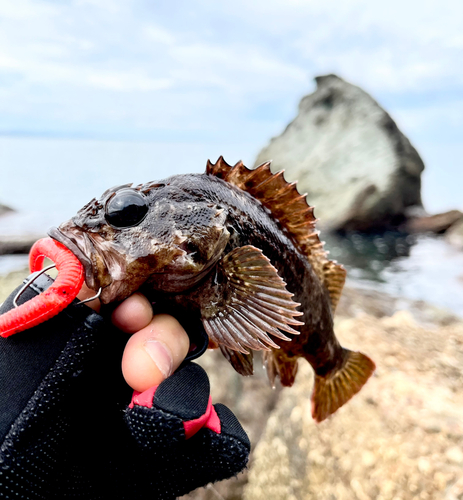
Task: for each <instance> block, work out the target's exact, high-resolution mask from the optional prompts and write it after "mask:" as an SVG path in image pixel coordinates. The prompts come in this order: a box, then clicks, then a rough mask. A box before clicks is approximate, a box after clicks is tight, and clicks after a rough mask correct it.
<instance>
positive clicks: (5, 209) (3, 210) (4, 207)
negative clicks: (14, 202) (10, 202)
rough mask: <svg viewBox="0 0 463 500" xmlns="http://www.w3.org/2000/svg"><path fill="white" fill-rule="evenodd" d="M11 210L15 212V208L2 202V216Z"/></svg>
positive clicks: (0, 212)
mask: <svg viewBox="0 0 463 500" xmlns="http://www.w3.org/2000/svg"><path fill="white" fill-rule="evenodd" d="M10 212H14V210H13V209H12V208H10V207H8V206H7V205H2V204H1V203H0V216H2V215H4V214H8V213H10Z"/></svg>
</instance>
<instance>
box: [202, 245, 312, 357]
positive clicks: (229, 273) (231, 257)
mask: <svg viewBox="0 0 463 500" xmlns="http://www.w3.org/2000/svg"><path fill="white" fill-rule="evenodd" d="M218 272H219V273H220V275H221V278H222V280H223V281H222V283H221V284H220V285H217V286H218V287H220V295H219V297H218V301H217V303H214V304H213V305H206V306H205V307H203V308H202V311H201V312H202V317H203V324H204V328H205V330H206V332H207V334H208V335H209V338H210V339H211V340H212V341H213V342H216V343H217V344H219V345H224V346H226V347H228V348H229V349H232V350H234V351H239V352H241V353H243V354H248V353H249V351H248V350H249V349H253V350H256V351H259V350H269V349H270V348H272V347H273V348H274V349H278V348H279V347H278V345H277V344H276V343H275V342H274V341H273V340H272V339H271V338H270V336H269V334H270V335H273V336H274V337H277V338H279V339H282V340H291V338H290V337H288V336H287V335H285V334H283V333H282V332H281V330H283V331H285V332H288V333H290V334H292V335H297V334H298V333H299V332H298V331H297V330H295V329H294V328H292V326H297V325H302V324H303V323H301V322H300V321H297V320H296V319H294V317H295V316H300V315H302V313H301V312H299V311H296V308H297V307H298V306H299V304H298V303H296V302H294V301H293V300H292V298H291V297H292V296H293V294H292V293H290V292H289V291H288V290H287V289H286V283H285V282H284V281H283V280H282V279H281V277H280V276H279V275H278V272H277V270H276V269H275V267H273V266H272V264H271V263H270V261H269V260H268V259H267V257H265V255H264V254H263V253H262V251H261V250H259V249H258V248H255V247H253V246H251V245H246V246H243V247H240V248H236V249H234V250H232V251H231V252H230V253H228V254H227V255H226V256H225V257H224V258H223V259H222V261H221V262H220V263H219V266H218ZM290 325H292V326H290Z"/></svg>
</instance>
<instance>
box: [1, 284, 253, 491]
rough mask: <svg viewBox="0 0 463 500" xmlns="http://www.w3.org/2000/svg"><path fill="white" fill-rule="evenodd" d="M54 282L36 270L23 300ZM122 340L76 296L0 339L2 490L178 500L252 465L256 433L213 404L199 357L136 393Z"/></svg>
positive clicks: (109, 325) (118, 332)
mask: <svg viewBox="0 0 463 500" xmlns="http://www.w3.org/2000/svg"><path fill="white" fill-rule="evenodd" d="M49 282H50V279H49V278H48V277H46V276H43V277H41V278H39V279H38V280H37V282H36V283H34V284H33V285H31V286H30V287H29V288H28V289H26V291H25V292H24V294H23V295H22V296H21V299H20V300H19V302H23V301H25V300H28V299H29V298H31V297H32V296H33V295H34V294H36V293H39V292H40V291H41V290H43V289H44V288H46V286H48V284H49ZM15 293H16V291H15V292H13V293H12V295H11V296H10V298H9V299H8V300H7V301H6V302H5V303H4V304H3V306H2V307H1V308H0V313H3V312H5V311H6V310H8V309H9V308H11V307H12V298H13V297H14V295H15ZM187 331H188V328H187ZM126 340H127V337H126V335H125V334H123V333H121V332H120V331H118V330H117V329H116V328H114V327H113V325H112V324H111V323H110V322H109V321H108V320H105V319H104V318H103V317H102V316H100V315H99V314H96V313H95V312H93V311H92V310H91V309H89V308H87V307H86V306H84V305H76V304H72V305H71V306H69V307H68V308H66V309H65V310H64V311H63V312H62V313H60V314H59V315H58V316H56V317H55V318H52V319H51V320H49V321H47V322H46V323H43V324H41V325H39V326H37V327H35V328H33V329H30V330H27V331H25V332H22V333H19V334H16V335H14V336H12V337H9V338H7V339H0V444H1V447H0V496H3V497H4V498H26V499H27V498H30V499H36V498H46V499H51V498H70V497H72V498H85V499H87V500H92V499H111V500H114V499H119V498H120V499H123V498H130V499H137V498H142V497H143V498H146V496H147V495H149V496H150V497H152V498H161V499H172V498H175V497H176V496H180V495H183V494H185V493H187V492H189V491H191V490H192V489H195V488H197V487H199V486H204V485H206V484H207V483H209V482H214V481H217V480H220V479H224V478H227V477H231V476H233V475H236V474H237V473H238V472H240V471H241V470H242V469H243V468H244V467H245V466H246V463H247V460H248V455H249V449H250V443H249V440H248V438H247V436H246V434H245V432H244V431H243V429H242V427H241V426H240V424H239V422H238V421H237V419H236V418H235V416H234V415H233V413H232V412H231V411H230V410H229V409H228V408H226V407H225V406H223V405H215V406H212V405H211V404H210V402H209V381H208V378H207V375H206V373H205V372H204V370H202V368H200V367H199V366H197V365H195V364H193V363H191V362H186V363H184V364H183V365H182V366H181V367H180V368H179V369H178V370H177V371H176V372H175V373H174V374H173V375H172V376H171V377H169V378H168V379H167V380H165V381H164V382H162V383H161V384H160V385H159V386H158V387H157V388H152V389H149V390H148V391H145V392H144V393H142V394H135V395H134V397H132V402H131V403H130V401H131V392H132V391H131V389H130V388H129V387H128V386H127V384H126V383H125V381H124V380H123V378H122V375H121V371H120V359H121V353H122V351H123V349H124V346H125V343H126ZM195 342H196V343H198V340H197V339H195ZM101 359H104V360H105V363H104V364H103V365H102V364H101ZM96 360H98V362H96ZM129 403H130V405H129V406H128V404H129Z"/></svg>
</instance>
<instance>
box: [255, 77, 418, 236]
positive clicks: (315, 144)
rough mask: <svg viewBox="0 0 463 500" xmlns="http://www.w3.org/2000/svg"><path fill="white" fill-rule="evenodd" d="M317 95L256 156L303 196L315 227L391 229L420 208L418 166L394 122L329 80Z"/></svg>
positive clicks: (320, 82)
mask: <svg viewBox="0 0 463 500" xmlns="http://www.w3.org/2000/svg"><path fill="white" fill-rule="evenodd" d="M315 81H316V83H317V90H316V91H315V92H314V93H313V94H310V95H307V96H305V97H304V98H303V99H302V100H301V102H300V104H299V114H298V115H297V116H296V118H295V119H294V120H293V121H292V122H291V123H290V124H289V125H288V126H287V127H286V129H285V130H284V132H283V133H282V134H281V135H280V136H278V137H275V138H273V139H272V140H271V141H270V144H269V145H268V146H266V147H265V148H264V149H263V150H262V151H261V152H260V153H259V155H258V157H257V161H256V165H258V164H260V163H262V162H264V161H267V160H270V159H272V160H273V163H272V170H274V171H278V170H281V169H285V171H286V172H285V177H286V179H287V180H289V181H295V180H298V181H299V183H298V188H299V191H300V192H307V193H308V197H307V199H308V202H309V203H310V204H311V205H313V206H315V207H316V209H315V214H316V216H317V217H318V218H320V225H321V226H322V227H323V228H327V229H330V230H335V231H341V232H343V231H375V230H383V229H388V228H395V227H397V226H398V225H400V224H401V223H403V222H404V221H405V220H406V218H407V216H406V214H407V213H408V212H409V211H410V210H411V209H412V207H413V208H414V209H415V210H416V209H420V208H422V202H421V194H420V189H421V177H420V176H421V172H422V171H423V169H424V164H423V161H422V160H421V158H420V156H419V155H418V153H417V151H416V150H415V148H414V147H413V146H412V145H411V144H410V141H409V140H408V139H407V138H406V137H405V136H404V135H403V134H402V132H401V131H400V130H399V129H398V127H397V125H396V123H395V122H394V120H393V119H392V118H391V117H390V116H389V114H388V113H387V112H386V111H385V110H384V109H382V108H381V106H380V105H379V104H378V103H377V102H376V101H375V100H374V99H373V98H372V97H371V96H369V95H368V94H367V93H366V92H365V91H363V90H362V89H360V88H359V87H356V86H355V85H352V84H350V83H347V82H346V81H344V80H342V79H341V78H339V77H338V76H336V75H327V76H319V77H317V78H315Z"/></svg>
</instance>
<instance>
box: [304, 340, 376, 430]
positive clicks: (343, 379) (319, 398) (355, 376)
mask: <svg viewBox="0 0 463 500" xmlns="http://www.w3.org/2000/svg"><path fill="white" fill-rule="evenodd" d="M343 350H344V355H345V357H346V360H345V362H344V364H343V366H342V367H341V368H340V369H338V370H336V371H335V372H332V373H329V374H328V375H326V376H325V377H320V376H318V375H315V385H314V389H313V394H312V417H313V418H314V420H315V421H316V422H321V421H322V420H325V418H327V417H329V416H330V415H332V414H333V413H334V412H335V411H336V410H337V409H338V408H341V406H342V405H343V404H344V403H347V401H349V399H350V398H351V397H352V396H353V395H354V394H357V392H359V391H360V389H361V388H362V387H363V386H364V385H365V383H366V381H367V380H368V379H369V378H370V376H371V375H372V374H373V372H374V371H375V368H376V366H375V364H374V362H373V361H372V360H371V359H370V358H369V357H368V356H365V354H362V353H361V352H352V351H349V350H348V349H343Z"/></svg>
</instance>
